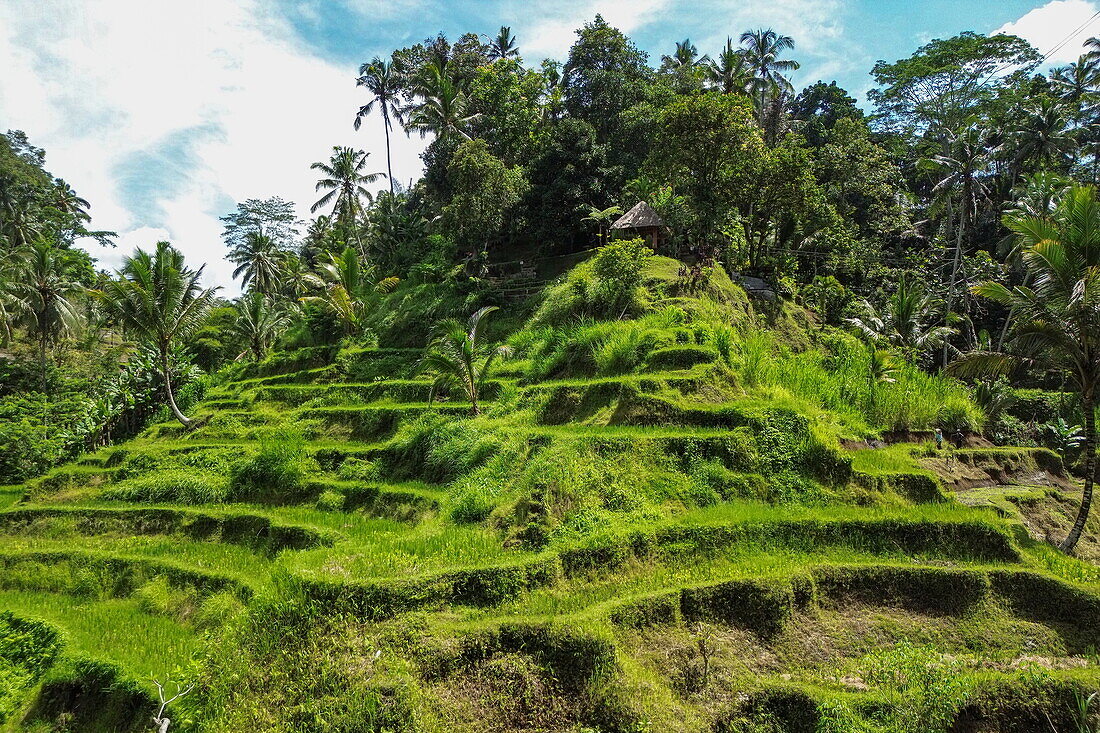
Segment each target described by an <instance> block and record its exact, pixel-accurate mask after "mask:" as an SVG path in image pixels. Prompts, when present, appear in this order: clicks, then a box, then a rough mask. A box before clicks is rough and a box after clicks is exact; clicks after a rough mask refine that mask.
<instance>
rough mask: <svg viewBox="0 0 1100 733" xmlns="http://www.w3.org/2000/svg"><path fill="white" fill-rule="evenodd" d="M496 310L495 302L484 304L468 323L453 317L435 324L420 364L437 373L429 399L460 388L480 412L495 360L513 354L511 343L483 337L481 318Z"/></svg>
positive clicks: (472, 406) (476, 412)
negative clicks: (494, 343) (496, 343)
mask: <svg viewBox="0 0 1100 733" xmlns="http://www.w3.org/2000/svg"><path fill="white" fill-rule="evenodd" d="M495 310H497V308H496V306H486V307H485V308H482V309H481V310H479V311H477V312H476V313H474V314H473V315H472V316H470V319H469V320H468V321H467V322H466V325H465V326H463V324H462V323H461V322H460V321H459V320H458V319H455V318H451V319H447V320H445V321H443V322H442V323H440V324H439V325H438V326H437V327H436V329H435V336H434V338H433V339H432V341H431V343H430V344H428V348H427V350H426V351H425V352H424V357H423V359H421V361H420V367H419V368H420V371H421V372H427V373H430V374H432V375H434V377H435V379H434V380H433V381H432V387H431V391H430V392H429V394H428V402H429V403H432V402H434V401H435V398H436V397H437V396H438V395H439V393H440V392H442V391H451V390H456V391H461V392H462V394H463V395H464V396H465V397H466V399H467V400H468V401H469V402H470V412H471V413H472V414H473V415H480V414H481V392H482V390H483V388H484V386H485V380H486V379H488V377H489V374H490V373H491V371H492V366H493V362H495V361H496V360H497V359H501V358H507V357H508V356H509V355H511V349H510V348H509V347H508V346H504V345H500V346H495V347H494V346H492V345H489V344H486V343H484V340H483V339H482V337H481V321H482V320H483V319H484V318H485V316H487V315H489V314H490V313H492V312H493V311H495Z"/></svg>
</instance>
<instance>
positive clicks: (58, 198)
mask: <svg viewBox="0 0 1100 733" xmlns="http://www.w3.org/2000/svg"><path fill="white" fill-rule="evenodd" d="M49 204H50V206H52V207H53V208H55V209H57V210H58V211H60V212H62V213H64V214H68V215H69V216H71V217H73V218H74V219H76V220H78V221H91V219H92V217H91V215H89V214H88V209H90V208H91V206H92V205H91V204H89V203H88V201H87V199H82V198H80V197H79V196H77V195H76V191H74V190H73V187H72V186H70V185H69V184H68V183H66V182H65V181H63V180H61V179H60V178H57V179H54V185H53V189H52V191H51V195H50V200H49Z"/></svg>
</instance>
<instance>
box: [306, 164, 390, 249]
mask: <svg viewBox="0 0 1100 733" xmlns="http://www.w3.org/2000/svg"><path fill="white" fill-rule="evenodd" d="M369 155H370V153H366V152H364V151H362V150H356V149H354V148H349V147H340V146H338V145H337V146H333V148H332V157H331V158H329V161H328V162H327V163H324V162H320V161H319V162H317V163H314V164H313V165H311V166H310V169H311V170H317V171H321V174H322V175H323V176H324V178H321V179H320V180H319V181H317V185H316V186H314V190H316V191H324V192H325V194H324V195H323V196H321V198H319V199H317V201H316V202H314V204H313V206H311V207H309V210H310V213H315V212H316V211H317V209H320V208H322V207H324V206H328V205H329V204H330V203H331V204H333V207H332V215H333V217H334V218H335V219H336V221H337V222H339V224H340V225H341V226H342V227H343V229H344V233H345V236H346V235H347V233H348V232H349V231H353V232H355V236H356V238H357V241H359V240H358V237H359V232H358V227H357V226H356V220H357V219H358V217H359V215H360V213H362V211H363V199H366V200H367V201H370V200H371V193H370V191H369V190H368V189H367V186H368V185H370V184H372V183H374V182H375V181H377V180H378V179H379V178H381V177H382V176H384V175H386V174H385V173H365V172H364V168H366V166H367V157H368V156H369ZM359 245H360V249H362V242H361V241H360V242H359Z"/></svg>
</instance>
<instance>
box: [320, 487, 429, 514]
mask: <svg viewBox="0 0 1100 733" xmlns="http://www.w3.org/2000/svg"><path fill="white" fill-rule="evenodd" d="M309 488H310V490H312V491H314V492H316V493H317V494H318V496H319V497H320V498H319V501H320V502H321V503H324V504H325V505H326V506H329V507H331V508H332V509H340V510H343V511H347V512H366V513H368V514H370V515H372V516H376V517H387V518H391V519H397V520H401V521H413V520H417V519H419V518H421V517H422V516H423V515H424V514H425V513H427V512H432V511H436V510H437V509H439V499H440V497H441V496H442V495H443V491H442V489H441V488H433V487H431V486H429V485H428V484H425V483H422V482H419V481H410V482H405V483H398V484H387V483H380V482H375V481H354V480H340V479H314V480H313V481H311V482H310V484H309Z"/></svg>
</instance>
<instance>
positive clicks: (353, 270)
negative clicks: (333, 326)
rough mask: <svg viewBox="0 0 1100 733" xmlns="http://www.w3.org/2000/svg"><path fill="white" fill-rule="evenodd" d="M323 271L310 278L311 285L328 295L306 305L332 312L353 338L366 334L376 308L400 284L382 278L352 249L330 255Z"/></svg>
mask: <svg viewBox="0 0 1100 733" xmlns="http://www.w3.org/2000/svg"><path fill="white" fill-rule="evenodd" d="M319 269H320V273H319V275H309V276H307V282H308V283H309V284H310V285H311V286H312V287H314V288H317V289H321V290H324V292H325V294H324V295H323V296H310V297H307V298H302V302H305V303H314V304H316V305H319V306H321V307H323V308H326V309H328V310H329V311H330V312H331V313H332V314H333V315H335V316H336V318H337V319H338V320H339V321H340V323H341V324H342V325H343V326H344V330H345V331H346V332H347V333H348V334H349V335H354V334H358V333H362V331H363V329H364V328H365V327H366V323H367V316H368V315H369V314H370V311H371V309H372V307H373V306H374V305H375V304H376V303H377V302H378V299H379V298H380V297H381V296H382V295H384V294H386V293H388V292H391V291H392V290H393V289H394V288H395V287H397V283H398V279H397V278H396V277H387V278H379V277H378V276H377V272H376V271H375V268H374V267H373V266H371V265H369V264H365V263H363V262H362V260H361V259H360V257H359V253H358V252H356V251H355V249H353V248H352V247H345V248H344V250H343V251H342V252H341V253H340V254H338V255H337V254H329V256H328V261H327V262H325V263H324V264H322V265H321V266H320V268H319Z"/></svg>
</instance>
